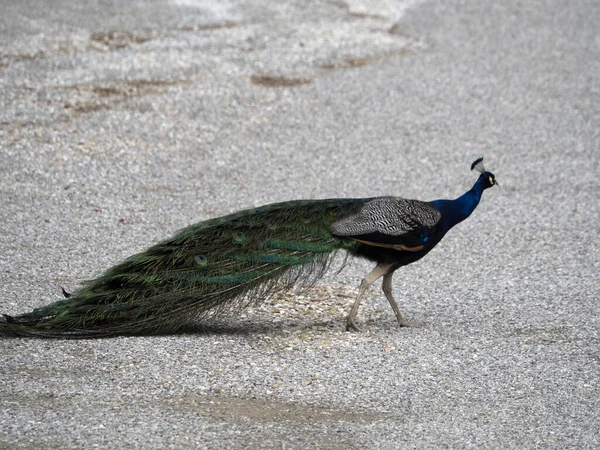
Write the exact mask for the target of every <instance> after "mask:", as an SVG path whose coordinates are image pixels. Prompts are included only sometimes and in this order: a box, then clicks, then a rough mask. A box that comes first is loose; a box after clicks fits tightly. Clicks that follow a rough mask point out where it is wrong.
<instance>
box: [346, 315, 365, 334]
mask: <svg viewBox="0 0 600 450" xmlns="http://www.w3.org/2000/svg"><path fill="white" fill-rule="evenodd" d="M346 331H357V332H359V333H360V332H361V331H362V328H360V327H359V326H358V325H356V321H355V320H354V317H350V316H348V317H346Z"/></svg>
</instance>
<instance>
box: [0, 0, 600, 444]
mask: <svg viewBox="0 0 600 450" xmlns="http://www.w3.org/2000/svg"><path fill="white" fill-rule="evenodd" d="M0 9H1V11H2V14H0V37H1V40H0V87H1V88H0V104H1V105H2V108H0V146H1V147H0V158H1V160H0V196H1V197H0V198H1V210H0V311H1V312H4V313H9V314H16V313H19V312H24V311H26V310H29V309H31V308H34V307H37V306H41V305H44V304H46V303H49V302H51V301H53V300H56V299H58V298H59V296H60V288H59V286H61V285H63V286H65V287H67V288H68V289H73V288H75V287H77V285H78V283H80V282H81V281H82V280H84V279H87V278H90V277H93V276H95V275H97V274H99V273H100V272H101V271H102V270H103V269H106V268H107V267H109V266H110V265H112V264H114V263H116V262H118V261H119V260H121V259H123V258H124V257H126V256H128V255H130V254H132V253H135V252H137V251H140V250H142V249H144V248H145V247H147V246H149V245H150V244H152V243H154V242H155V241H157V240H159V239H162V238H165V237H167V236H169V235H170V234H172V233H173V232H174V231H175V230H177V229H179V228H182V227H184V226H186V225H188V224H191V223H194V222H197V221H200V220H203V219H207V218H210V217H213V216H217V215H220V214H224V213H228V212H231V211H234V210H236V209H240V208H244V207H249V206H251V205H259V204H264V203H270V202H275V201H280V200H286V199H293V198H327V197H367V196H374V195H384V194H387V195H401V196H405V197H408V198H420V199H434V198H439V197H455V196H457V195H459V194H461V193H462V192H464V191H465V190H466V189H467V188H468V187H470V185H471V183H472V182H473V181H474V179H475V175H474V174H473V173H470V172H469V164H470V163H471V162H472V161H473V159H475V158H476V157H478V156H480V155H484V156H485V157H486V162H487V165H488V167H489V169H490V170H492V171H493V172H494V173H495V174H496V176H497V178H498V180H499V182H500V183H501V185H502V187H501V188H500V189H498V188H494V189H491V190H489V191H486V193H485V195H484V198H483V201H482V203H481V205H480V206H479V208H478V210H477V211H476V212H475V214H474V215H473V217H471V218H470V219H469V220H468V221H467V222H465V223H463V224H461V225H460V226H458V227H457V228H456V229H454V230H453V231H452V232H451V233H450V234H449V235H448V236H447V237H446V238H445V240H444V241H443V242H442V243H441V245H440V246H439V247H438V248H437V249H436V250H435V251H434V252H432V253H431V254H430V255H429V256H428V257H427V258H425V259H424V260H423V261H421V262H419V263H417V264H415V265H412V266H410V267H407V268H405V269H402V270H401V271H399V272H397V273H396V276H395V282H394V289H395V291H396V293H397V296H398V298H399V300H400V303H401V307H402V309H403V311H404V312H405V314H406V316H407V318H408V319H409V320H411V321H413V322H415V323H416V326H414V327H411V328H404V329H397V328H396V327H395V326H394V318H393V314H392V313H391V311H390V309H389V307H388V306H387V303H386V301H385V299H384V297H383V295H382V294H381V292H380V290H379V289H373V290H372V292H371V293H370V296H369V298H368V300H367V302H366V305H365V307H364V308H363V309H361V311H360V313H359V320H360V321H361V322H362V323H364V324H365V326H366V331H365V332H364V333H361V334H355V333H346V332H344V331H343V325H344V322H343V317H344V314H345V312H346V311H347V309H348V308H349V307H350V305H351V303H352V301H353V297H354V295H355V293H356V290H357V286H358V283H359V280H360V278H361V277H362V276H363V275H364V274H365V273H366V271H368V270H369V269H370V266H369V264H368V263H366V262H363V261H353V263H352V264H351V265H350V267H348V268H346V269H344V271H343V272H342V273H340V274H339V275H337V276H330V277H327V278H325V279H324V280H323V281H322V283H320V284H319V285H318V286H317V287H315V288H314V289H310V290H308V291H299V292H292V293H289V294H287V295H283V296H278V297H277V298H274V299H271V300H270V301H268V302H266V303H264V304H263V305H262V306H261V307H259V308H257V309H254V310H251V311H246V312H244V313H243V314H241V315H240V316H238V317H230V318H226V319H224V320H223V321H222V322H220V323H216V324H209V325H208V326H207V327H204V328H195V329H191V330H190V331H189V332H187V333H184V334H180V335H175V336H161V337H133V338H116V339H105V340H91V341H43V340H27V339H1V340H0V352H1V353H0V355H1V359H2V363H1V365H0V377H1V386H0V447H2V448H19V449H44V448H107V449H108V448H110V449H118V448H127V449H130V448H226V447H227V448H275V449H289V448H415V447H418V448H424V447H430V448H448V447H451V448H466V447H471V448H473V447H476V448H478V447H486V448H565V447H570V448H598V447H599V446H600V434H599V433H598V429H600V420H599V413H598V404H599V403H600V386H599V383H598V382H599V378H600V377H599V363H600V352H599V348H600V346H599V344H600V341H599V337H600V327H599V318H600V314H599V304H598V297H599V291H600V275H599V274H600V258H599V255H600V252H599V246H600V244H599V242H600V240H599V239H598V235H599V231H600V214H599V213H600V204H599V201H598V189H599V188H600V182H599V176H600V171H599V167H598V160H599V149H600V132H599V127H598V124H599V123H600V37H599V33H598V23H600V6H599V5H598V2H597V1H592V0H588V1H586V0H581V1H577V2H562V1H558V0H532V1H527V2H521V1H517V0H507V1H502V2H498V1H491V0H483V1H482V0H457V1H454V2H444V1H441V0H439V1H428V2H400V1H393V0H371V1H369V0H352V1H346V2H344V1H334V0H331V1H321V2H305V1H293V0H292V1H285V2H269V1H267V0H255V1H246V2H244V1H241V0H230V1H209V0H173V1H167V0H149V1H146V2H141V1H131V2H116V1H114V2H113V1H102V2H100V1H98V2H93V1H89V0H86V1H80V2H75V3H73V2H71V1H67V0H57V1H53V2H39V1H33V0H21V1H19V2H15V1H9V0H2V1H0Z"/></svg>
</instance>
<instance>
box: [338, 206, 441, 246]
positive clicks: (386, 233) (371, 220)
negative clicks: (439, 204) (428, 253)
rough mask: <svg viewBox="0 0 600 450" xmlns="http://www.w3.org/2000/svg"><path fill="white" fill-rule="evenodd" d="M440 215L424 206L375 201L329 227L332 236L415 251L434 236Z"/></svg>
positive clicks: (429, 207)
mask: <svg viewBox="0 0 600 450" xmlns="http://www.w3.org/2000/svg"><path fill="white" fill-rule="evenodd" d="M441 218H442V215H441V214H440V212H439V211H438V210H437V209H435V208H434V207H432V206H431V205H429V204H428V203H425V202H422V201H418V200H407V199H404V198H399V197H377V198H374V199H372V200H370V201H368V202H366V203H365V204H364V205H363V206H362V208H360V210H358V211H357V212H356V213H354V214H351V215H349V216H347V217H344V218H342V219H340V220H337V221H335V222H333V223H332V225H331V227H330V230H331V232H332V234H333V235H335V236H343V237H346V238H351V239H354V240H356V241H359V242H362V243H365V244H369V245H375V246H380V247H390V248H394V249H395V250H408V251H418V250H421V249H422V248H423V246H424V245H426V244H427V242H429V240H430V239H431V238H432V236H433V235H434V234H435V229H436V227H437V225H438V224H439V223H440V220H441Z"/></svg>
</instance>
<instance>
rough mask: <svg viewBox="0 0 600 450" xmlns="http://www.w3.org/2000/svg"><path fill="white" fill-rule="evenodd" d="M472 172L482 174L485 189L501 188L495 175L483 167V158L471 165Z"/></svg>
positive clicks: (481, 178) (480, 177)
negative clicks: (496, 186)
mask: <svg viewBox="0 0 600 450" xmlns="http://www.w3.org/2000/svg"><path fill="white" fill-rule="evenodd" d="M471 170H476V171H477V172H479V173H480V174H481V175H480V176H479V179H480V180H481V181H482V183H483V188H484V189H487V188H491V187H492V186H495V185H498V186H500V185H499V184H498V182H497V181H496V177H495V176H494V174H493V173H492V172H488V171H487V170H485V167H483V156H482V157H481V158H477V159H476V160H475V161H474V162H473V164H471Z"/></svg>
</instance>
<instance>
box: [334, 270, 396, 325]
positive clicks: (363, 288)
mask: <svg viewBox="0 0 600 450" xmlns="http://www.w3.org/2000/svg"><path fill="white" fill-rule="evenodd" d="M393 266H394V264H382V263H379V264H377V265H376V266H375V268H374V269H373V270H372V271H371V272H369V274H368V275H367V276H366V277H364V278H363V280H362V281H361V282H360V288H359V289H358V296H357V297H356V300H355V301H354V304H353V305H352V309H351V310H350V314H348V317H346V331H350V330H354V331H361V329H360V328H359V327H358V325H356V314H357V313H358V307H359V306H360V301H361V300H362V298H363V296H364V295H365V292H367V289H369V287H371V285H372V284H373V283H374V282H375V281H377V280H379V279H380V278H381V277H383V276H384V275H385V274H387V273H388V272H389V271H390V269H391V268H392V267H393Z"/></svg>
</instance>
